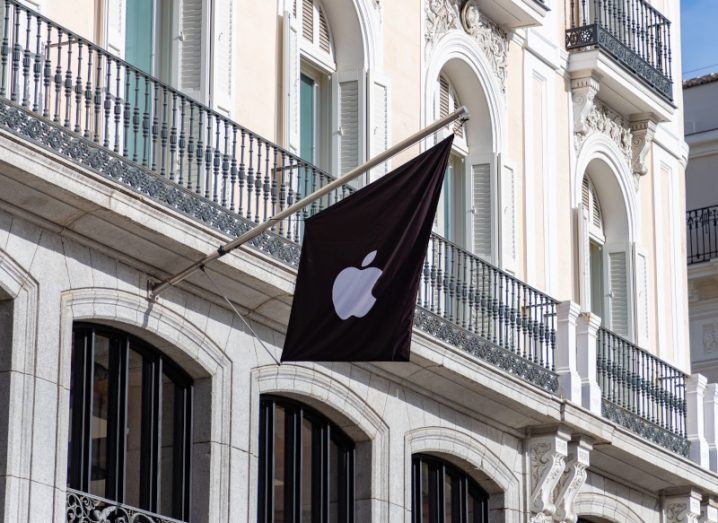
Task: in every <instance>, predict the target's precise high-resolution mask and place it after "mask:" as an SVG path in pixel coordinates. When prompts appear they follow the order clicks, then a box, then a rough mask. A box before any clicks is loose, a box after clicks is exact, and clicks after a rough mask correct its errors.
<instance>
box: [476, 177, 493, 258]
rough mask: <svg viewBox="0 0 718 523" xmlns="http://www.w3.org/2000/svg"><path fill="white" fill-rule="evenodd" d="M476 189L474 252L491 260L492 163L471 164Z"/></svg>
mask: <svg viewBox="0 0 718 523" xmlns="http://www.w3.org/2000/svg"><path fill="white" fill-rule="evenodd" d="M471 177H472V180H473V186H474V187H473V189H474V202H473V203H474V252H475V253H476V254H477V255H478V256H480V257H481V258H483V259H485V260H487V261H491V259H492V248H491V244H492V241H491V240H492V239H491V231H492V224H491V214H492V213H491V164H489V163H475V164H472V165H471Z"/></svg>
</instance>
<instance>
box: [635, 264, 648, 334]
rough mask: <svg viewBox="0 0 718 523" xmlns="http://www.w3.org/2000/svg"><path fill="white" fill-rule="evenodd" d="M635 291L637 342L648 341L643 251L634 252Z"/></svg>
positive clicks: (645, 270)
mask: <svg viewBox="0 0 718 523" xmlns="http://www.w3.org/2000/svg"><path fill="white" fill-rule="evenodd" d="M636 291H637V295H638V299H637V302H638V311H637V312H638V314H637V316H638V344H639V345H641V346H645V345H646V343H648V328H649V321H648V318H649V312H650V311H649V304H648V303H649V302H648V262H647V260H646V255H645V254H643V253H637V254H636Z"/></svg>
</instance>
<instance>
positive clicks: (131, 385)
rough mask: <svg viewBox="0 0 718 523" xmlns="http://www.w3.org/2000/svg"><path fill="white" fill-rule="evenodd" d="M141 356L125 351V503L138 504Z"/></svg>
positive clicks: (135, 505)
mask: <svg viewBox="0 0 718 523" xmlns="http://www.w3.org/2000/svg"><path fill="white" fill-rule="evenodd" d="M141 429H142V356H140V355H139V354H138V353H137V352H135V351H134V350H132V349H130V350H129V351H128V353H127V430H126V432H125V438H126V439H125V444H126V445H127V454H126V456H125V503H126V504H128V505H132V506H134V507H139V506H140V454H141V450H142V446H141V445H142V431H141Z"/></svg>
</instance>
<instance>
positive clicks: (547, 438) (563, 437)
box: [529, 427, 571, 523]
mask: <svg viewBox="0 0 718 523" xmlns="http://www.w3.org/2000/svg"><path fill="white" fill-rule="evenodd" d="M570 439H571V434H570V433H569V432H568V431H567V430H566V429H565V428H564V427H559V428H558V429H556V430H554V431H551V432H548V433H545V434H537V435H535V436H533V437H532V438H531V440H530V442H529V459H530V460H531V462H530V465H531V498H530V504H531V506H530V508H531V513H532V516H531V523H545V522H548V521H551V520H552V519H553V515H554V513H555V512H556V501H557V499H556V487H557V486H558V484H559V481H561V477H562V475H563V473H564V470H565V468H566V457H567V456H568V442H569V440H570Z"/></svg>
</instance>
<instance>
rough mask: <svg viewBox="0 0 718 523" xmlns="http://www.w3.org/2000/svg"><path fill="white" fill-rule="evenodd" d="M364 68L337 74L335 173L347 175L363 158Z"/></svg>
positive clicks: (335, 88)
mask: <svg viewBox="0 0 718 523" xmlns="http://www.w3.org/2000/svg"><path fill="white" fill-rule="evenodd" d="M364 78H365V76H364V72H363V71H341V72H338V73H336V74H335V75H334V78H333V85H334V89H333V93H334V118H333V120H334V125H335V129H336V130H335V132H334V137H335V141H334V145H335V147H334V155H333V157H334V161H333V162H332V163H333V168H334V174H336V175H340V174H344V173H346V172H348V171H350V170H351V169H353V168H354V167H356V166H357V165H359V164H360V163H361V162H362V161H363V160H364V147H365V145H364V144H365V138H364V129H365V127H364V120H365V106H366V103H365V100H366V95H365V90H364V84H365V80H364Z"/></svg>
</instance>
